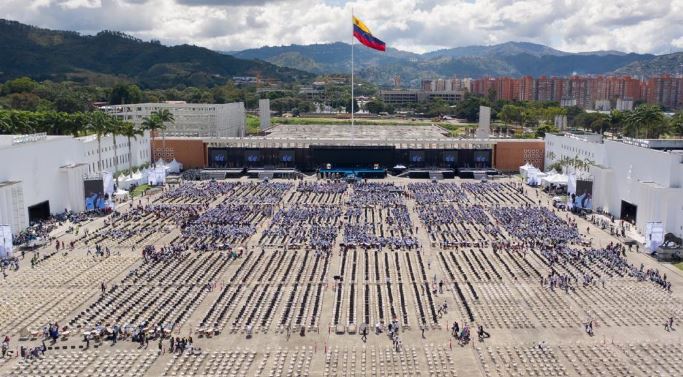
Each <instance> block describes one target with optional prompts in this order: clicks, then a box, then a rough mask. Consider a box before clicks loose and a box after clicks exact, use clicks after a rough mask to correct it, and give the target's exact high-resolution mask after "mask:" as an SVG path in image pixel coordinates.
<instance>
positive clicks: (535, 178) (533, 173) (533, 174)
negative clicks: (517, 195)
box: [526, 168, 548, 186]
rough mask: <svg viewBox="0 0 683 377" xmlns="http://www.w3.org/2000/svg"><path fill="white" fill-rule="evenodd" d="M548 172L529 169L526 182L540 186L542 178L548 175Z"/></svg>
mask: <svg viewBox="0 0 683 377" xmlns="http://www.w3.org/2000/svg"><path fill="white" fill-rule="evenodd" d="M547 175H548V174H546V173H543V172H542V171H540V170H538V169H536V168H534V169H533V170H529V171H528V175H527V177H526V183H527V184H528V185H529V186H538V185H540V184H541V180H542V179H543V178H544V177H546V176H547Z"/></svg>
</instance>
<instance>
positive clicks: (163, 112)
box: [152, 109, 175, 158]
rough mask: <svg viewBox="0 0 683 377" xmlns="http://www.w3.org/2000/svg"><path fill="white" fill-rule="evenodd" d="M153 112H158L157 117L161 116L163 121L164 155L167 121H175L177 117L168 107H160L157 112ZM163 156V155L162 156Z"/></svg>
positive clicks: (162, 147) (160, 118)
mask: <svg viewBox="0 0 683 377" xmlns="http://www.w3.org/2000/svg"><path fill="white" fill-rule="evenodd" d="M152 114H156V116H157V118H159V121H160V122H161V125H162V127H161V140H162V141H161V143H162V146H161V149H162V151H163V152H162V155H163V154H164V153H166V123H167V122H168V123H173V122H175V118H174V117H173V113H172V112H170V111H169V110H168V109H159V110H157V111H156V112H152ZM162 158H163V156H162Z"/></svg>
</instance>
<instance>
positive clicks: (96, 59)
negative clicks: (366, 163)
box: [0, 19, 313, 88]
mask: <svg viewBox="0 0 683 377" xmlns="http://www.w3.org/2000/svg"><path fill="white" fill-rule="evenodd" d="M0 51H2V53H0V81H5V80H8V79H12V78H16V77H19V76H30V77H32V78H34V79H36V80H45V79H50V80H62V79H70V80H76V81H78V80H81V81H113V80H131V81H134V82H136V83H138V84H139V85H140V86H142V87H144V88H168V87H175V86H177V85H186V86H202V87H203V86H207V87H209V86H213V85H217V84H222V83H224V82H226V81H227V80H229V79H231V78H232V77H233V76H256V75H260V77H261V78H273V79H278V80H282V81H285V82H291V81H297V80H310V79H311V78H312V77H313V75H311V74H310V73H308V72H303V71H299V70H296V69H291V68H286V67H281V66H276V65H274V64H271V63H268V62H264V61H258V60H245V59H239V58H236V57H233V56H229V55H225V54H221V53H218V52H215V51H212V50H209V49H206V48H202V47H197V46H190V45H179V46H172V47H168V46H163V45H161V44H160V43H158V42H154V41H152V42H144V41H142V40H139V39H136V38H133V37H130V36H127V35H125V34H122V33H118V32H112V31H102V32H100V33H98V34H97V35H94V36H86V35H80V34H78V33H76V32H70V31H55V30H47V29H40V28H36V27H33V26H28V25H24V24H21V23H18V22H14V21H8V20H2V19H0Z"/></svg>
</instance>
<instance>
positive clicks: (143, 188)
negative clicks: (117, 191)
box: [130, 185, 152, 198]
mask: <svg viewBox="0 0 683 377" xmlns="http://www.w3.org/2000/svg"><path fill="white" fill-rule="evenodd" d="M150 187H152V186H150V185H140V186H138V187H136V188H135V189H134V190H133V191H131V193H130V197H131V198H134V197H136V196H141V195H142V193H143V192H145V191H147V190H148V189H149V188H150Z"/></svg>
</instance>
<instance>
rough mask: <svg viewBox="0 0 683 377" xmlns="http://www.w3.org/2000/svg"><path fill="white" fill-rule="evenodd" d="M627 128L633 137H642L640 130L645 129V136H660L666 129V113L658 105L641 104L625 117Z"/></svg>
mask: <svg viewBox="0 0 683 377" xmlns="http://www.w3.org/2000/svg"><path fill="white" fill-rule="evenodd" d="M624 120H625V126H626V127H625V130H626V132H627V134H628V135H629V136H631V137H635V138H638V137H640V131H641V130H642V129H645V138H646V139H647V138H648V137H650V136H651V135H652V137H658V136H659V135H660V134H661V133H664V132H665V131H666V122H665V121H664V113H662V110H661V109H660V108H659V106H656V105H645V104H644V105H640V106H638V107H636V108H635V109H634V110H633V111H631V112H630V113H629V114H628V115H626V117H625V119H624Z"/></svg>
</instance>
